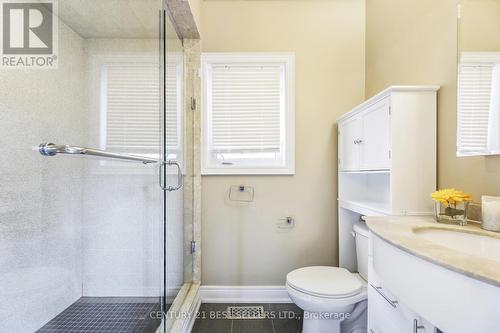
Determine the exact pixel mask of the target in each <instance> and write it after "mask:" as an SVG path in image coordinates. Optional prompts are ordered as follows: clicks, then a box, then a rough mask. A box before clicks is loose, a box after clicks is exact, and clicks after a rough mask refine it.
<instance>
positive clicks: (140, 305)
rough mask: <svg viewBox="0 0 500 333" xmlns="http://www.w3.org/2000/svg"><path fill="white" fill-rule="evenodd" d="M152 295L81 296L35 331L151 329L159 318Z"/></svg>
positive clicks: (139, 332)
mask: <svg viewBox="0 0 500 333" xmlns="http://www.w3.org/2000/svg"><path fill="white" fill-rule="evenodd" d="M159 310H160V304H159V302H158V301H157V300H156V301H155V299H142V298H128V297H82V298H80V299H79V300H78V301H76V302H75V303H73V304H72V305H71V306H69V307H68V308H67V309H66V310H64V311H63V312H61V313H60V314H59V315H57V316H56V317H55V318H54V319H52V320H51V321H49V322H48V323H47V324H46V325H44V326H43V327H42V328H41V329H39V330H38V331H37V333H60V332H70V333H115V332H116V333H118V332H120V333H154V332H155V331H156V329H157V327H158V326H159V325H160V320H158V319H152V318H151V317H150V314H151V313H152V312H153V313H155V314H156V311H159Z"/></svg>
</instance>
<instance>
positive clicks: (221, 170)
mask: <svg viewBox="0 0 500 333" xmlns="http://www.w3.org/2000/svg"><path fill="white" fill-rule="evenodd" d="M201 60H202V61H201V62H202V67H201V75H202V80H201V81H202V82H201V86H202V90H201V91H202V112H201V147H202V149H201V174H202V175H294V174H295V78H294V76H295V55H294V54H293V53H285V52H282V53H203V54H202V56H201ZM221 63H222V64H241V63H247V64H248V63H255V64H264V63H265V64H280V65H284V74H285V75H284V82H283V84H284V87H285V91H284V97H285V98H284V118H285V119H284V126H283V127H284V128H282V130H284V132H285V135H284V138H285V142H284V144H283V145H282V148H281V150H280V151H281V153H282V154H284V157H283V163H282V164H281V165H275V166H272V165H266V164H263V165H262V166H256V165H252V166H250V165H222V164H220V165H213V164H212V163H210V162H211V160H212V158H211V157H210V155H211V153H210V151H209V142H210V137H209V134H210V131H209V130H208V126H210V124H209V119H210V116H209V114H208V113H209V105H208V100H209V96H208V89H209V83H208V79H209V72H208V71H209V68H210V65H211V64H221Z"/></svg>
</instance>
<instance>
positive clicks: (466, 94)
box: [457, 52, 500, 156]
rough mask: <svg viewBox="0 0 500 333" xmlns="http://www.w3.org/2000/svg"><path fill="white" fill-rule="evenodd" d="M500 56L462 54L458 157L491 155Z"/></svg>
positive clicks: (458, 113)
mask: <svg viewBox="0 0 500 333" xmlns="http://www.w3.org/2000/svg"><path fill="white" fill-rule="evenodd" d="M496 62H500V56H499V55H497V54H494V53H493V54H492V53H488V52H479V53H463V54H462V57H461V62H460V64H459V69H458V94H457V97H458V98H457V106H458V111H457V155H458V156H470V155H484V154H486V153H488V119H489V116H490V104H491V93H492V72H493V67H494V65H495V63H496Z"/></svg>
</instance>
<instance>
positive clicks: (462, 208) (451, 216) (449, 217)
mask: <svg viewBox="0 0 500 333" xmlns="http://www.w3.org/2000/svg"><path fill="white" fill-rule="evenodd" d="M468 208H469V202H468V201H464V202H459V203H456V204H443V203H441V202H436V212H435V215H436V216H435V217H436V221H437V222H440V223H457V224H459V225H466V224H467V211H468Z"/></svg>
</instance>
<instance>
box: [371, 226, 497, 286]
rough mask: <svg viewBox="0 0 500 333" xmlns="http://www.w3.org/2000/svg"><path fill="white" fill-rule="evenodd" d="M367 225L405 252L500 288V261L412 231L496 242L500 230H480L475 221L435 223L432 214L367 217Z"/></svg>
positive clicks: (373, 231) (376, 233)
mask: <svg viewBox="0 0 500 333" xmlns="http://www.w3.org/2000/svg"><path fill="white" fill-rule="evenodd" d="M366 224H367V226H368V228H369V229H370V231H371V232H372V233H374V234H375V235H377V236H378V237H380V238H382V239H383V240H385V241H387V242H388V243H390V244H392V245H394V246H396V247H397V248H399V249H401V250H403V251H405V252H408V253H410V254H412V255H415V256H417V257H420V258H422V259H424V260H427V261H430V262H432V263H435V264H437V265H440V266H442V267H445V268H447V269H450V270H453V271H456V272H458V273H460V274H464V275H467V276H469V277H471V278H474V279H478V280H481V281H483V282H486V283H489V284H492V285H494V286H497V287H500V261H496V260H491V259H486V258H483V257H480V256H475V255H471V254H468V253H466V252H461V251H457V250H453V249H450V248H447V247H446V246H444V245H440V244H437V243H435V242H432V241H429V240H427V239H424V238H423V237H422V236H419V235H418V234H415V233H414V231H415V230H418V229H420V228H433V229H445V230H451V231H461V232H466V233H472V234H476V235H484V236H490V237H494V238H497V239H498V241H499V242H500V233H495V232H491V231H486V230H483V229H481V227H480V225H479V224H476V223H469V224H468V225H467V226H459V225H452V224H442V223H437V222H435V221H434V219H433V218H432V217H418V216H403V217H402V216H399V217H397V216H384V217H366ZM478 243H479V242H478ZM479 245H480V244H478V246H479Z"/></svg>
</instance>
